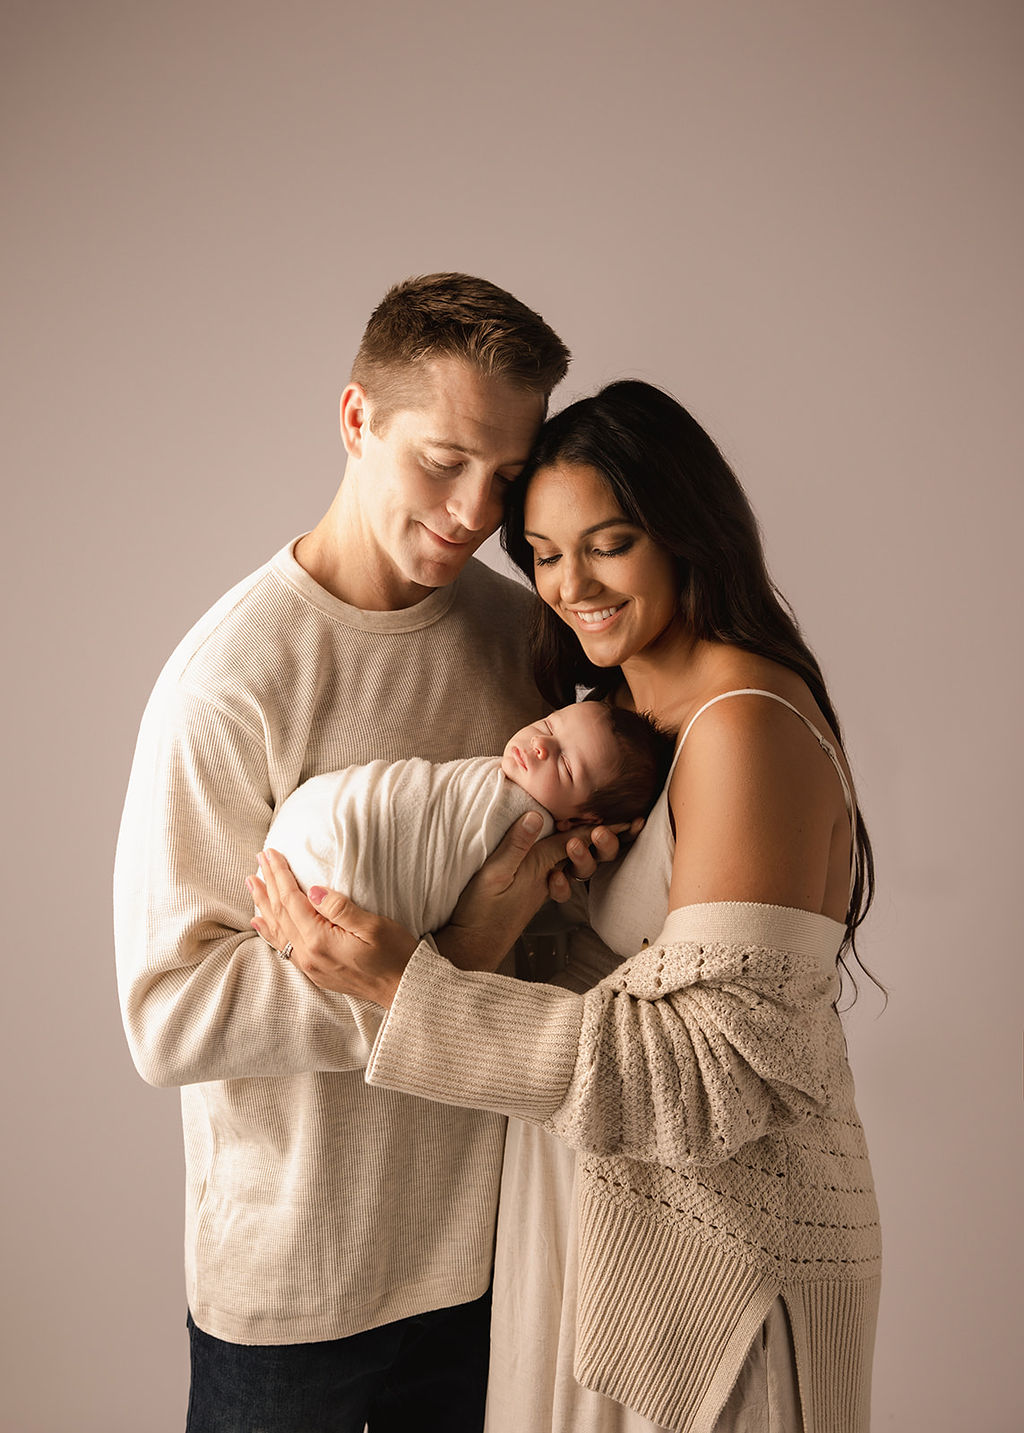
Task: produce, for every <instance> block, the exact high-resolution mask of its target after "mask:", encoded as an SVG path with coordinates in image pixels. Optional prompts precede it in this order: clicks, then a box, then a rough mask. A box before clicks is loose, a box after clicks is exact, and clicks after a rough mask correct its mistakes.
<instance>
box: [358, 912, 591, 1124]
mask: <svg viewBox="0 0 1024 1433" xmlns="http://www.w3.org/2000/svg"><path fill="white" fill-rule="evenodd" d="M582 1018H583V1002H582V999H581V998H580V996H578V995H576V994H574V993H573V992H572V991H569V990H562V989H559V988H557V987H554V986H550V985H534V984H529V983H527V982H525V981H522V980H513V979H510V978H509V977H507V976H504V975H491V974H487V973H485V972H482V971H470V970H459V969H457V968H456V967H455V966H454V965H452V964H451V962H450V961H448V960H445V958H444V957H443V956H442V955H440V954H439V953H438V951H437V949H436V947H435V946H434V944H433V942H432V941H431V940H430V939H429V938H427V939H425V940H423V941H421V942H420V944H419V945H418V946H417V948H416V950H415V951H414V952H413V955H412V958H411V959H410V961H409V964H408V965H407V966H406V969H405V974H404V975H403V976H402V981H401V984H400V985H399V987H398V990H397V992H396V994H395V998H394V1000H393V1001H392V1004H391V1009H390V1010H389V1012H388V1014H387V1017H386V1019H385V1020H384V1023H383V1024H382V1026H381V1028H380V1031H379V1032H378V1035H377V1039H376V1042H375V1044H374V1047H373V1051H372V1053H371V1056H370V1061H369V1064H368V1065H367V1070H366V1082H367V1084H370V1085H382V1086H385V1087H386V1088H388V1089H395V1090H402V1091H404V1092H405V1093H406V1094H410V1095H419V1096H421V1097H423V1098H424V1099H430V1100H437V1101H438V1102H440V1103H441V1104H451V1105H465V1106H468V1107H470V1108H472V1109H484V1110H496V1111H498V1112H500V1113H502V1114H514V1115H518V1116H519V1117H520V1118H522V1119H528V1120H533V1121H536V1122H540V1121H543V1120H546V1119H548V1118H549V1117H550V1116H551V1115H552V1114H553V1113H554V1111H555V1110H556V1109H558V1107H559V1106H560V1105H561V1103H562V1101H563V1100H564V1099H565V1095H566V1091H567V1089H568V1087H569V1084H570V1081H571V1080H572V1076H573V1071H574V1069H575V1067H576V1060H577V1055H578V1049H579V1037H580V1026H581V1022H582Z"/></svg>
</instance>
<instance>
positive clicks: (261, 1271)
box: [115, 274, 585, 1433]
mask: <svg viewBox="0 0 1024 1433" xmlns="http://www.w3.org/2000/svg"><path fill="white" fill-rule="evenodd" d="M567 362H568V352H567V350H566V349H565V347H564V345H563V344H562V343H561V341H560V340H559V339H558V338H557V336H556V335H555V334H554V333H553V332H552V331H551V329H550V328H549V327H548V326H547V325H546V324H545V323H544V322H543V321H542V320H541V319H540V318H539V316H538V315H537V314H535V313H533V312H532V311H531V310H529V309H527V308H526V307H525V306H524V305H522V304H520V303H519V302H518V301H517V300H516V299H514V298H513V297H512V296H511V295H510V294H508V293H505V292H503V291H502V290H501V289H498V288H496V287H495V286H494V285H492V284H489V283H486V282H484V281H483V280H480V279H473V278H469V277H467V276H465V275H459V274H435V275H431V276H429V277H427V278H421V279H413V280H409V281H408V282H406V283H404V284H399V285H398V286H396V287H395V288H394V289H392V290H391V291H390V292H389V293H388V294H387V295H386V297H385V298H384V300H383V301H382V303H381V304H380V305H379V306H378V308H377V309H376V310H375V312H374V314H373V316H372V317H371V319H370V323H369V325H368V326H367V329H366V333H365V334H364V336H363V340H362V344H361V346H360V349H359V353H358V355H357V357H356V361H355V364H354V366H353V370H352V378H351V381H350V382H349V384H348V386H347V387H346V389H345V391H344V393H343V395H342V399H341V432H342V439H343V441H344V444H345V448H346V451H347V454H348V462H347V466H346V471H345V475H344V479H343V481H342V484H341V486H340V488H339V491H338V493H337V496H336V497H335V499H334V501H333V502H332V504H331V506H330V508H329V510H328V512H327V513H326V514H325V516H324V517H323V518H322V520H321V521H320V522H319V523H318V524H317V526H316V527H315V528H314V529H313V531H312V532H310V533H308V534H306V535H305V536H304V537H301V538H299V539H298V541H297V542H294V543H292V544H290V545H289V546H288V547H286V548H285V549H283V551H281V552H279V553H278V554H277V555H276V556H275V557H274V558H272V559H271V561H270V562H268V563H267V564H266V565H265V566H263V567H262V568H260V569H259V570H258V571H257V572H255V573H254V574H253V575H252V576H251V577H249V578H247V579H246V580H245V581H244V582H241V583H240V584H239V585H238V586H237V587H235V588H233V589H232V591H230V592H229V593H228V594H227V595H226V596H225V597H224V598H223V599H222V600H221V601H220V602H219V603H218V604H217V605H216V606H215V607H214V608H213V609H212V610H211V611H210V612H209V613H207V615H206V616H205V617H203V618H202V619H201V620H200V622H199V623H198V624H197V625H196V626H195V627H194V628H193V629H192V631H191V632H190V633H189V634H188V636H187V637H186V638H185V639H184V641H183V642H182V643H181V645H180V646H179V647H178V649H177V650H176V651H175V653H174V654H173V656H172V657H171V659H170V661H169V662H168V664H167V666H166V667H165V669H164V671H163V673H162V674H161V676H160V678H159V680H158V682H157V685H156V688H155V690H154V692H153V695H152V697H151V698H150V702H149V705H148V706H147V709H146V713H145V716H144V718H143V722H142V728H141V732H140V736H139V742H138V748H137V751H136V757H135V762H134V766H133V770H132V776H131V781H130V784H129V789H128V795H127V800H126V804H125V811H124V817H123V821H122V826H121V834H120V839H119V842H118V853H117V865H116V873H115V905H116V940H117V956H118V976H119V986H120V992H121V1002H122V1009H123V1014H124V1021H125V1027H126V1030H127V1033H128V1039H129V1043H130V1045H131V1049H132V1054H133V1057H134V1059H135V1061H136V1064H137V1066H138V1068H139V1071H140V1073H141V1074H142V1075H143V1077H144V1078H145V1079H147V1080H148V1081H150V1082H151V1083H153V1084H156V1085H180V1086H181V1087H182V1109H183V1120H184V1131H185V1152H186V1168H187V1187H188V1192H187V1213H186V1269H187V1285H188V1302H189V1310H190V1317H189V1327H190V1336H191V1341H192V1391H191V1397H190V1404H189V1418H188V1430H189V1433H215V1430H217V1433H220V1430H227V1429H229V1428H230V1429H257V1428H258V1429H262V1430H266V1433H299V1430H302V1433H317V1430H328V1429H330V1430H346V1433H347V1430H350V1429H351V1430H356V1433H358V1430H361V1429H362V1427H363V1423H364V1420H365V1421H367V1422H368V1424H369V1427H370V1429H371V1430H373V1433H379V1430H382V1429H399V1428H446V1429H449V1428H450V1429H464V1428H465V1429H470V1428H479V1427H480V1425H481V1422H482V1407H483V1393H484V1386H485V1380H486V1359H487V1337H488V1292H487V1291H488V1286H489V1281H490V1266H491V1252H492V1243H493V1233H494V1214H495V1206H496V1201H497V1191H498V1179H499V1174H500V1166H501V1153H502V1143H503V1121H502V1120H501V1119H499V1118H497V1117H494V1116H491V1115H488V1114H481V1113H477V1112H473V1111H467V1110H458V1109H455V1108H452V1107H447V1106H441V1105H435V1104H431V1103H429V1102H426V1101H422V1100H417V1099H413V1098H411V1097H407V1096H404V1095H396V1094H392V1093H390V1092H386V1091H385V1092H381V1091H378V1090H373V1089H370V1088H369V1087H367V1086H366V1084H365V1083H364V1080H363V1069H364V1066H365V1063H366V1058H367V1055H368V1052H369V1050H370V1048H371V1046H372V1044H373V1040H374V1036H375V1033H376V1030H377V1027H378V1024H379V1019H380V1015H381V1011H380V1010H379V1008H378V1007H376V1006H373V1005H370V1004H366V1003H361V1002H359V1001H349V1000H347V999H345V998H343V997H340V996H334V995H331V994H329V993H324V992H322V991H320V990H318V989H317V988H316V986H314V985H313V984H311V983H310V982H309V981H308V980H307V979H306V978H305V976H303V975H302V973H301V971H298V970H296V969H295V968H293V967H292V966H291V965H290V964H288V963H287V962H285V961H282V960H281V959H280V957H279V956H278V954H277V953H276V952H275V951H274V950H272V949H271V948H270V947H269V946H268V945H267V944H266V943H265V942H264V941H263V940H261V939H260V938H259V937H257V936H255V935H254V934H253V932H252V930H251V929H250V927H249V921H250V918H251V916H252V906H251V902H250V899H249V896H248V893H247V891H246V887H245V877H246V875H247V873H249V872H250V871H252V870H253V869H254V864H255V859H256V855H257V853H258V852H259V851H260V850H261V848H262V845H263V843H264V839H265V836H266V833H267V830H268V828H269V825H270V821H271V817H272V816H273V813H274V810H275V808H276V807H277V806H278V805H279V804H280V803H281V802H282V801H283V800H284V798H285V797H286V796H287V795H288V794H289V792H291V791H292V790H293V789H294V788H295V787H296V786H297V785H299V783H300V782H302V781H305V780H306V779H307V778H308V777H310V776H313V775H316V774H317V773H319V772H323V771H330V770H335V769H338V768H340V767H344V766H349V765H352V764H354V763H359V762H367V761H371V760H374V759H377V758H384V759H386V760H395V759H397V758H401V757H407V756H413V755H415V756H423V757H427V758H428V759H429V760H431V761H447V760H450V759H452V758H454V757H457V756H468V755H475V754H484V753H491V752H494V751H498V750H501V749H502V747H503V745H504V742H505V739H506V738H507V735H508V733H509V732H510V731H513V730H515V729H516V728H517V727H520V726H523V725H524V724H526V723H527V722H529V721H531V720H533V719H534V718H535V717H536V716H537V715H539V713H540V712H541V711H542V709H543V703H542V701H541V699H540V697H539V694H538V693H537V691H536V689H535V688H534V685H533V682H532V679H531V677H530V675H529V673H528V669H527V662H526V657H525V645H526V644H525V631H526V626H527V621H528V604H529V596H528V594H527V593H525V592H524V591H523V589H521V588H519V587H517V586H516V585H515V584H513V583H510V582H509V581H507V580H506V579H504V578H502V577H499V576H498V575H497V574H495V573H493V572H491V571H490V570H489V569H487V568H486V567H484V566H483V565H481V564H479V563H477V562H470V560H469V559H470V558H471V557H472V554H473V552H474V551H475V550H476V548H477V547H479V545H480V544H481V542H483V540H484V539H485V538H486V537H487V536H488V534H490V533H491V532H493V531H494V529H495V528H496V527H497V525H498V523H499V521H500V518H501V512H502V501H503V494H504V492H505V491H506V490H507V488H508V487H509V486H510V485H511V484H512V483H513V482H515V480H516V477H517V476H518V474H519V472H520V471H521V469H522V467H523V465H524V463H525V462H526V459H527V456H528V454H529V451H530V446H531V443H532V441H533V438H534V435H535V433H536V431H537V428H538V427H539V425H540V423H541V421H542V419H543V416H544V413H545V411H546V406H547V400H548V397H549V394H550V392H551V390H552V388H553V387H554V386H555V384H556V383H557V382H559V381H560V379H561V378H562V377H563V376H564V373H565V370H566V366H567ZM527 844H529V843H528V841H527ZM577 849H578V848H577ZM577 869H578V870H579V869H580V867H579V866H578V867H577ZM582 873H585V871H584V872H582Z"/></svg>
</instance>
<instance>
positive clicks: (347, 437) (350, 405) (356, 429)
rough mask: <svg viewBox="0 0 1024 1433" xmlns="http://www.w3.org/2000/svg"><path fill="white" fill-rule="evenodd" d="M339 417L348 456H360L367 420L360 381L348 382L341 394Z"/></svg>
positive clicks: (364, 399)
mask: <svg viewBox="0 0 1024 1433" xmlns="http://www.w3.org/2000/svg"><path fill="white" fill-rule="evenodd" d="M340 417H341V441H342V442H343V443H344V444H345V452H346V453H347V454H348V455H349V457H350V458H361V457H362V456H363V440H364V438H365V436H366V432H367V426H368V421H369V409H368V405H367V401H366V389H365V388H364V387H363V385H362V384H361V383H350V384H349V385H348V387H347V388H346V389H345V391H344V393H343V394H342V395H341V405H340Z"/></svg>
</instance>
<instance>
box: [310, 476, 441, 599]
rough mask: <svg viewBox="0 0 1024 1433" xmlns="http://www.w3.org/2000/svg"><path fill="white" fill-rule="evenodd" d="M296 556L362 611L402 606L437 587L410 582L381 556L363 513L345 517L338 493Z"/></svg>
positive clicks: (314, 575) (326, 585)
mask: <svg viewBox="0 0 1024 1433" xmlns="http://www.w3.org/2000/svg"><path fill="white" fill-rule="evenodd" d="M339 497H340V495H339ZM295 560H296V562H297V563H298V564H299V566H300V567H301V568H302V569H303V570H304V571H306V572H308V573H309V575H310V577H312V579H313V581H314V582H316V583H318V584H319V585H320V586H321V587H323V588H324V589H325V590H326V591H327V592H329V593H330V594H331V596H332V597H337V598H339V599H340V600H341V601H342V602H347V603H348V605H349V606H350V607H357V608H359V609H360V611H363V612H399V611H402V610H403V609H405V608H406V607H414V606H415V605H416V603H417V602H422V601H423V600H424V598H426V597H429V596H430V594H431V592H433V591H436V589H435V588H433V587H421V586H420V585H419V584H418V583H415V582H409V581H408V580H406V579H405V578H403V577H402V576H401V574H400V573H396V572H395V571H394V570H393V569H392V568H390V567H389V566H388V564H387V563H386V562H385V561H384V560H382V559H378V558H377V555H376V553H375V552H374V548H373V544H372V540H371V539H370V538H369V536H368V535H364V534H363V533H362V532H361V531H360V530H359V523H358V518H356V519H355V520H353V515H352V514H348V515H346V519H345V521H344V522H342V521H341V504H340V501H339V498H338V497H336V498H335V500H334V502H333V503H332V504H331V506H330V507H329V508H328V510H327V512H326V513H325V514H324V516H323V517H322V518H321V519H320V521H319V522H318V523H317V525H316V527H315V528H314V529H313V531H312V532H308V533H307V534H306V535H305V537H301V538H299V541H298V542H297V543H296V544H295Z"/></svg>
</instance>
